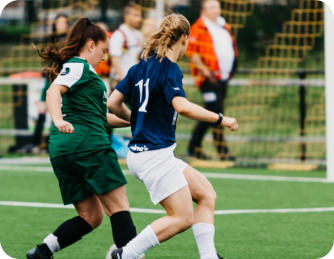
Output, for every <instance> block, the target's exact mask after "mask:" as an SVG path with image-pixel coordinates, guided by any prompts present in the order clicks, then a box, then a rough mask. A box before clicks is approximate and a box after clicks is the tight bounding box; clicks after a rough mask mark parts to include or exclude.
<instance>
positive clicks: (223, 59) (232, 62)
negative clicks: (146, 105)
mask: <svg viewBox="0 0 334 259" xmlns="http://www.w3.org/2000/svg"><path fill="white" fill-rule="evenodd" d="M220 15H221V9H220V2H219V1H218V0H203V1H202V7H201V17H200V18H198V20H197V21H196V22H195V23H194V24H193V25H192V26H191V30H190V35H189V45H188V49H187V53H186V54H187V56H188V57H189V59H190V66H191V72H192V75H193V76H194V78H195V80H196V86H197V87H198V88H199V90H200V91H201V94H202V98H203V101H204V104H205V108H207V109H208V110H210V111H213V112H217V113H221V112H223V111H224V99H225V97H226V93H227V85H228V82H229V80H230V79H231V78H232V77H233V75H234V73H235V72H236V69H237V63H238V62H237V61H238V50H237V47H236V42H235V40H234V38H233V36H232V34H231V31H230V27H229V25H228V24H227V23H226V21H225V20H224V18H223V17H221V16H220ZM210 126H212V127H214V129H213V138H214V142H215V145H216V149H217V152H218V155H219V158H220V159H221V160H235V157H233V156H231V155H230V153H229V150H228V147H227V146H226V144H225V141H224V135H223V129H222V128H221V127H220V126H217V125H214V124H210V123H207V122H198V123H197V125H196V126H195V128H194V130H193V133H192V136H191V140H190V143H189V146H188V154H189V155H191V156H195V157H197V158H202V159H207V158H208V157H207V156H206V155H205V154H204V152H203V151H202V148H201V143H202V140H203V137H204V135H205V133H206V131H207V130H208V128H209V127H210Z"/></svg>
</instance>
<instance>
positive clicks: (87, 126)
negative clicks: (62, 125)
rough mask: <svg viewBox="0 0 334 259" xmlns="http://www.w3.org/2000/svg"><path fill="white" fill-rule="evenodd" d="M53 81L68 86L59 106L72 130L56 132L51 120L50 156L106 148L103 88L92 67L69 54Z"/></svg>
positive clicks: (104, 91) (105, 105)
mask: <svg viewBox="0 0 334 259" xmlns="http://www.w3.org/2000/svg"><path fill="white" fill-rule="evenodd" d="M55 84H57V85H64V86H66V87H68V91H67V92H66V93H65V94H63V95H62V107H61V110H62V114H63V118H64V120H66V121H68V122H70V123H72V125H73V127H74V132H73V134H64V133H60V132H59V131H58V129H57V128H56V127H55V126H54V124H52V127H51V134H50V157H51V158H54V157H57V156H60V155H65V154H73V153H78V152H84V151H85V152H86V151H89V150H96V149H101V148H108V147H109V146H110V140H109V134H108V133H109V125H108V122H107V117H106V114H107V89H106V86H105V84H104V83H103V81H102V80H101V79H100V77H99V76H98V75H97V74H96V72H95V70H94V68H93V67H92V66H91V65H90V64H89V63H88V62H87V61H86V60H84V59H81V58H78V57H73V58H71V59H70V60H69V61H68V62H66V63H65V64H64V65H63V67H62V70H61V71H60V73H59V75H58V76H57V78H56V79H55V80H54V81H53V82H52V85H55ZM52 85H51V87H52Z"/></svg>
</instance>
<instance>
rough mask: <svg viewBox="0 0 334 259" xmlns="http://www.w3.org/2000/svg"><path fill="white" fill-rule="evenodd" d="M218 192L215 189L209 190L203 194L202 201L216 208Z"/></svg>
mask: <svg viewBox="0 0 334 259" xmlns="http://www.w3.org/2000/svg"><path fill="white" fill-rule="evenodd" d="M216 200H217V193H216V192H215V190H214V189H212V190H208V191H206V192H205V193H204V194H203V197H202V203H205V204H206V205H207V206H208V207H210V208H214V207H215V206H216Z"/></svg>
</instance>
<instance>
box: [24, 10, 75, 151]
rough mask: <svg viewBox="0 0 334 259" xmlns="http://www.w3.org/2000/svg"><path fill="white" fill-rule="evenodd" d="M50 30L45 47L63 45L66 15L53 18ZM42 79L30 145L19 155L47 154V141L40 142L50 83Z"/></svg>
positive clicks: (65, 33) (67, 23) (67, 26)
mask: <svg viewBox="0 0 334 259" xmlns="http://www.w3.org/2000/svg"><path fill="white" fill-rule="evenodd" d="M51 28H52V29H51V30H52V31H51V33H50V34H48V35H46V37H44V39H43V43H44V44H46V45H54V46H56V47H60V46H61V45H62V44H64V42H65V40H66V36H67V32H68V29H69V21H68V17H67V15H66V14H58V15H57V16H56V17H55V19H54V21H53V23H52V27H51ZM43 77H44V78H45V83H44V87H43V89H42V92H41V97H40V100H39V101H38V102H36V106H37V110H38V116H37V120H36V125H35V129H34V134H33V138H32V143H30V144H27V145H24V146H23V147H22V148H20V149H19V150H18V152H20V153H35V154H38V153H41V152H47V146H48V141H42V140H43V130H44V124H45V120H46V112H47V108H46V103H45V100H46V91H47V90H48V89H49V87H50V81H49V78H47V76H45V75H43Z"/></svg>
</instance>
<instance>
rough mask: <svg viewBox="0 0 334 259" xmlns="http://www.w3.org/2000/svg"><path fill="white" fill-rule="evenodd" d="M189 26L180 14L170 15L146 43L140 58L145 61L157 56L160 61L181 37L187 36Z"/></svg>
mask: <svg viewBox="0 0 334 259" xmlns="http://www.w3.org/2000/svg"><path fill="white" fill-rule="evenodd" d="M189 30H190V24H189V21H188V20H187V18H186V17H184V16H183V15H181V14H170V15H168V16H166V17H165V19H164V20H163V21H162V23H161V25H160V27H159V29H158V31H157V32H155V33H154V34H153V35H152V36H151V37H150V38H149V39H148V41H147V42H146V44H145V48H144V50H143V52H142V55H141V58H143V59H145V60H147V58H148V57H150V56H152V55H153V54H157V56H158V57H160V60H162V59H163V58H164V57H166V54H167V51H168V49H170V48H171V47H172V46H173V45H174V44H175V43H176V42H177V41H178V40H179V39H180V38H181V36H182V35H185V34H186V35H189Z"/></svg>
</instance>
